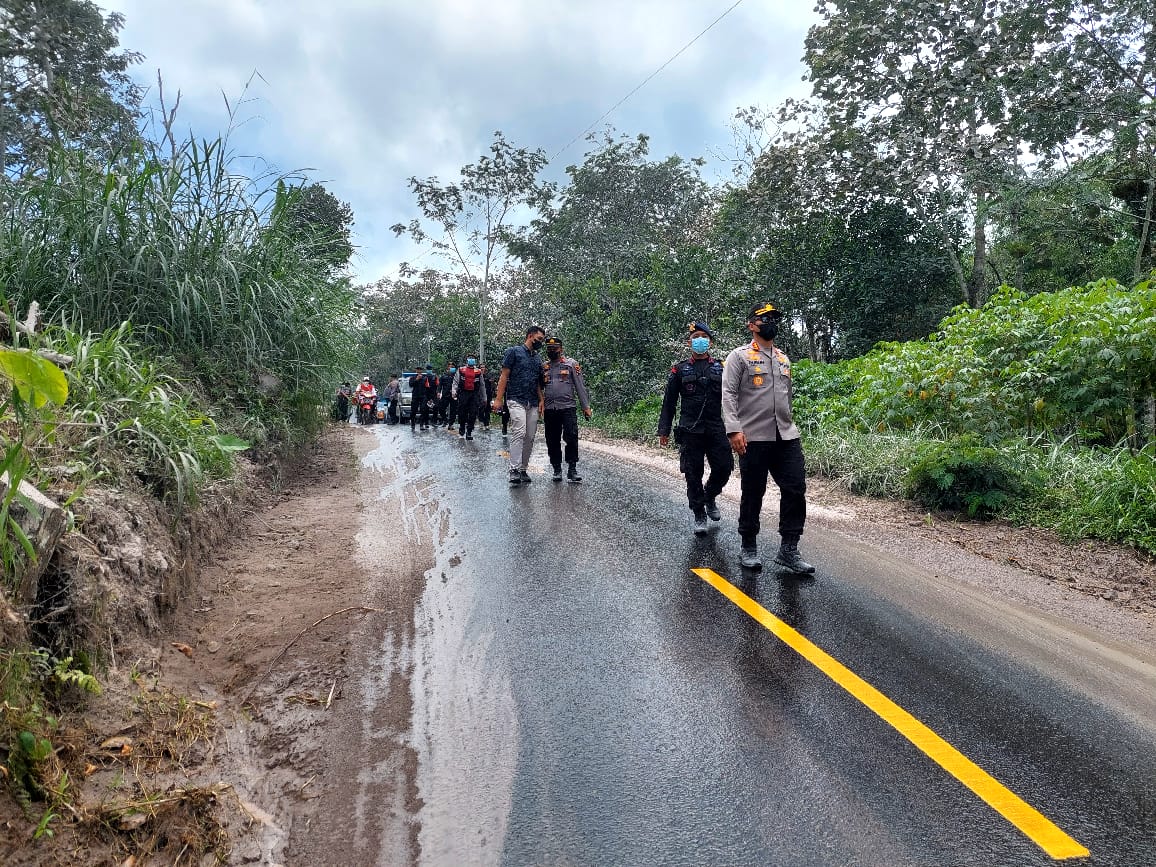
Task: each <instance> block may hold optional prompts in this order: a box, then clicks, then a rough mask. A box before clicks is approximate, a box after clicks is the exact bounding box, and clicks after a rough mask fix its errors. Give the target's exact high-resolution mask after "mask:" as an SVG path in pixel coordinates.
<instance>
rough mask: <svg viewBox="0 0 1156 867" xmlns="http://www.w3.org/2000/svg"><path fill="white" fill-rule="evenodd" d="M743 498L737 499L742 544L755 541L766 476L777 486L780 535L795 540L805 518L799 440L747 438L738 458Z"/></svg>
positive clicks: (804, 481)
mask: <svg viewBox="0 0 1156 867" xmlns="http://www.w3.org/2000/svg"><path fill="white" fill-rule="evenodd" d="M739 472H740V473H742V499H741V500H740V502H739V535H740V536H741V537H742V540H743V544H744V545H748V544H754V541H755V538H756V537H757V536H758V535H759V513H760V512H761V511H762V509H763V495H764V494H765V493H766V492H767V476H768V475H769V476H770V477H771V478H772V479H774V480H775V484H776V485H778V486H779V535H780V536H782V537H783V540H784V541H791V542H797V541H798V540H799V537H800V536H802V535H803V525H804V524H805V523H806V522H807V468H806V463H805V461H804V458H803V441H802V440H797V439H796V440H774V441H765V442H762V441H761V442H748V443H747V453H746V454H745V455H742V456H741V457H740V458H739Z"/></svg>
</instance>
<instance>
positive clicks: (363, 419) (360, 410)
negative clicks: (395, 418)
mask: <svg viewBox="0 0 1156 867" xmlns="http://www.w3.org/2000/svg"><path fill="white" fill-rule="evenodd" d="M375 403H377V398H375V397H372V396H370V395H359V396H358V398H357V423H358V424H373V422H374V421H375V419H374V411H373V407H374V404H375Z"/></svg>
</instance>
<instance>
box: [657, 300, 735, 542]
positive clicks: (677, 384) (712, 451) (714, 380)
mask: <svg viewBox="0 0 1156 867" xmlns="http://www.w3.org/2000/svg"><path fill="white" fill-rule="evenodd" d="M687 328H688V330H689V334H688V336H687V343H688V344H689V345H690V358H688V359H687V360H686V361H680V362H679V363H678V364H676V365H674V367H672V368H671V369H670V378H669V379H667V381H666V393H665V394H664V395H663V398H662V412H661V413H660V414H659V416H658V441H659V442H660V443H662V444H663V445H664V446H665V445H666V444H667V443H669V442H670V432H671V425H672V424H673V422H674V409H675V404H677V403H678V400H679V398H680V397H681V398H682V412H681V414H680V416H679V422H678V426H677V427H676V428H675V429H674V441H675V442H676V443H678V447H679V461H678V468H679V469H680V470H681V471H682V474H683V475H684V476H685V477H686V499H687V503H688V504H689V505H690V510H691V511H692V512H693V513H694V533H695V535H696V536H701V535H702V534H704V533H705V532H706V531H707V523H706V519H707V517H708V516H709V517H710V519H711V520H712V521H721V520H722V513H721V512H719V508H718V504H717V503H716V502H715V500H716V498H717V497H718V495H719V494H720V493H722V489H723V488H724V487H725V486H726V483H727V479H729V478H730V475H731V473H732V472H733V471H734V468H735V461H734V456H733V455H732V454H731V446H730V441H729V440H727V434H726V425H724V424H723V419H722V379H723V363H722V362H721V361H719V360H718V359H717V358H714V357H712V356H711V354H710V347H711V344H712V343H713V342H714V332H713V331H711V330H710V328H709V327H708V326H707V324H706V323H705V322H701V321H696V322H690V323H688V324H687ZM705 463H709V464H710V478H709V479H707V482H706V485H705V486H704V485H703V483H702V476H703V472H704V470H705Z"/></svg>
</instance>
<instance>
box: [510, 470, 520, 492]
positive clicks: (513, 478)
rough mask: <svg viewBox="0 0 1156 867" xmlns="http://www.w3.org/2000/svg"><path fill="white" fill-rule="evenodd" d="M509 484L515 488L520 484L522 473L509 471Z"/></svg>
mask: <svg viewBox="0 0 1156 867" xmlns="http://www.w3.org/2000/svg"><path fill="white" fill-rule="evenodd" d="M510 484H511V485H513V486H514V487H515V488H516V487H518V485H520V484H522V473H521V472H520V471H518V470H510Z"/></svg>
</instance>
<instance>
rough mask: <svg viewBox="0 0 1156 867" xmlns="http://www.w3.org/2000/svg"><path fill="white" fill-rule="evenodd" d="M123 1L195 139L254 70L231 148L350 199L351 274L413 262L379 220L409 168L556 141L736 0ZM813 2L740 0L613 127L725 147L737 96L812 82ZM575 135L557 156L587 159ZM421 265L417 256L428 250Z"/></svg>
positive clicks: (406, 208) (405, 203)
mask: <svg viewBox="0 0 1156 867" xmlns="http://www.w3.org/2000/svg"><path fill="white" fill-rule="evenodd" d="M98 2H100V3H101V5H102V6H104V7H106V8H108V9H111V10H115V11H120V12H123V13H124V15H125V19H126V23H125V28H124V30H123V32H122V34H121V43H122V45H123V46H124V47H126V48H129V49H132V50H136V51H140V52H142V53H143V54H144V55H145V58H146V59H145V62H144V63H143V64H142V65H141V66H140V67H138V69H137V76H138V78H139V79H140V81H141V83H143V84H145V85H147V86H151V85H153V84H154V82H155V75H156V69H157V68H158V67H159V68H160V70H161V72H162V74H163V76H164V80H165V89H166V94H168V95H169V97H170V102H171V96H172V94H173V93H174V92H175V91H176V90H177V89H180V91H181V92H182V116H183V117H184V120H185V123H188V124H191V125H193V126H194V128H195V130H196V132H197V133H198V134H199V135H215V134H216V133H217V132H218V131H219V130H220V129H221V128H223V127H224V125H225V123H226V119H225V111H224V106H223V100H222V93H223V94H224V95H226V96H227V97H228V98H229V99H230V100H232V101H236V100H237V99H238V98H239V97H240V95H241V94H242V91H243V89H244V87H245V84H246V82H248V81H249V80H250V78H251V77H252V76H253V73H254V72H257V73H259V75H260V79H256V80H254V81H253V83H252V86H251V87H250V89H249V90H248V92H247V94H246V96H247V97H248V98H249V99H250V100H251V101H249V102H246V103H245V104H243V105H242V106H241V107H240V108H239V110H238V114H239V117H240V118H242V119H246V118H248V119H249V122H248V123H245V124H244V125H242V126H241V127H240V129H238V130H237V131H236V132H235V134H234V137H233V144H234V146H235V147H236V148H237V149H238V151H240V152H245V153H260V154H261V155H262V156H264V157H265V158H266V159H267V160H268V161H269V162H270V163H271V164H273V165H274V166H276V167H278V168H280V169H282V170H292V169H297V168H305V167H308V168H311V169H312V170H313V174H314V177H316V178H317V179H319V180H322V181H324V182H325V183H326V185H327V186H328V187H329V189H330V190H332V192H333V193H334V194H335V195H337V196H338V197H339V198H342V199H344V200H346V201H348V202H349V203H350V204H351V205H352V206H353V209H354V213H355V215H356V219H357V224H356V228H355V231H356V233H357V239H356V240H357V243H358V244H359V245H360V247H361V251H360V256H359V260H358V262H356V263H355V266H356V270H357V272H358V276H359V278H361V279H364V280H367V281H368V280H372V279H375V278H377V277H379V276H382V275H383V273H385V272H386V271H387V270H389V269H392V268H395V267H396V264H397V263H398V262H399V261H401V260H402V259H406V258H412V257H413V256H414V255H415V250H414V249H413V247H412V245H409V244H407V243H406V242H404V241H402V240H399V239H396V238H394V236H393V234H392V233H391V232H389V231H388V227H389V226H390V225H392V224H393V223H395V222H399V221H407V220H408V219H409V218H410V217H411V216H413V215H414V211H415V208H414V204H413V201H412V197H411V195H410V193H409V190H408V188H407V185H406V180H407V178H408V177H410V176H411V175H418V176H421V177H426V176H430V175H437V176H439V177H442V178H449V177H452V176H453V175H454V174H455V173H456V170H457V169H458V168H459V167H460V166H461V165H463V164H465V163H468V162H472V161H473V160H475V159H476V158H477V157H478V155H480V154H481V153H482V152H483V151H484V150H485V149H486V147H487V146H488V144H489V142H490V140H491V137H492V134H493V132H494V130H497V129H501V130H503V131H504V132H505V133H506V135H507V137H508V138H509V139H510V140H511V141H513V142H515V143H516V144H517V145H520V146H527V147H542V148H543V149H544V150H546V152H547V153H548V154H553V153H555V152H556V151H557V150H558V149H559V148H561V147H562V146H563V145H565V144H566V143H567V142H569V141H570V140H571V139H572V138H573V137H574V136H576V135H577V134H578V133H579V132H580V131H582V130H583V129H584V128H585V127H587V126H588V125H589V124H591V123H593V122H594V120H595V119H596V118H597V117H598V116H599V115H601V114H602V113H603V112H605V111H606V110H607V109H609V108H610V107H611V106H612V105H614V103H616V102H617V101H618V100H620V99H621V98H622V97H623V96H625V95H626V94H627V93H628V92H629V91H631V90H632V89H633V88H634V87H636V86H637V85H638V84H640V83H641V82H642V81H643V80H644V79H645V78H646V77H647V76H648V75H650V74H651V73H652V72H654V71H655V70H656V69H657V68H658V67H659V66H660V65H661V64H663V63H664V62H666V61H667V60H668V59H669V58H670V57H671V56H672V55H673V54H674V53H675V52H676V51H678V50H679V49H680V48H682V47H683V46H684V45H686V43H687V42H689V41H690V40H691V39H692V38H693V37H694V36H695V35H696V34H698V33H699V32H700V31H701V30H702V29H703V28H705V27H706V26H707V25H708V24H709V23H710V22H711V21H712V20H714V19H715V18H716V17H717V16H718V15H720V14H721V13H723V12H724V11H725V10H726V9H727V8H728V7H729V6H730V5H731V3H730V0H711V2H703V0H632V2H625V0H587V2H582V3H579V2H575V0H488V2H482V0H429V2H414V0H388V2H380V0H329V2H321V3H319V2H316V0H279V2H278V0H168V2H164V3H160V2H157V0H98ZM810 5H811V4H809V3H801V2H794V0H745V2H743V3H742V4H740V5H739V6H738V7H737V8H736V9H734V10H733V11H732V12H731V13H729V14H728V15H727V16H726V17H725V18H723V20H721V21H720V22H719V23H718V24H717V25H716V26H715V27H714V28H713V29H712V30H711V31H710V32H708V33H707V34H705V35H704V36H703V37H702V38H701V39H699V40H698V41H697V42H696V43H695V44H694V45H693V46H691V47H690V48H689V49H688V50H687V51H686V52H684V53H683V54H682V55H681V56H680V57H678V59H677V60H675V61H674V62H672V63H671V64H670V65H669V66H668V67H667V68H666V69H664V70H663V71H662V72H661V73H660V74H659V75H658V76H656V77H655V79H654V80H653V81H651V82H649V83H648V84H647V85H646V86H645V87H644V88H643V89H642V90H641V91H639V92H638V93H636V94H635V95H634V96H633V97H631V99H630V100H629V101H627V102H626V104H624V105H623V106H622V107H620V108H619V109H618V110H617V111H615V112H614V113H613V114H612V115H611V116H610V117H609V118H608V119H607V121H606V123H610V124H613V125H614V126H615V127H617V128H618V129H619V130H621V131H623V132H627V133H635V132H646V133H648V134H650V135H651V148H652V154H655V155H658V156H661V155H665V154H667V153H680V154H682V155H684V156H697V155H703V156H709V155H710V153H711V152H712V150H724V151H725V150H726V149H727V148H729V142H730V138H731V136H730V132H729V128H728V126H729V120H730V118H731V116H732V115H733V114H734V111H735V109H736V108H738V107H739V106H745V105H749V104H751V103H760V104H766V105H769V104H773V103H776V102H778V101H780V100H781V99H783V98H784V97H786V96H788V95H793V96H799V95H802V94H803V93H805V87H804V85H803V84H802V83H801V82H800V81H799V79H800V76H801V75H802V71H803V70H802V66H801V64H800V62H799V58H800V57H801V55H802V53H803V38H804V36H805V33H806V29H807V27H808V26H809V25H810V24H811V23H812V22H813V20H814V13H813V12H811V11H810ZM583 144H584V142H581V141H579V142H578V143H576V144H574V145H573V146H572V147H570V148H569V149H567V150H566V152H565V153H563V154H561V155H560V156H559V158H558V165H557V166H554V167H552V168H551V172H552V174H554V175H555V176H557V175H558V174H560V171H561V166H565V165H566V164H567V163H571V162H576V161H578V160H580V159H581V155H582V152H583V147H582V145H583ZM424 261H428V259H427V260H424Z"/></svg>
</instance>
